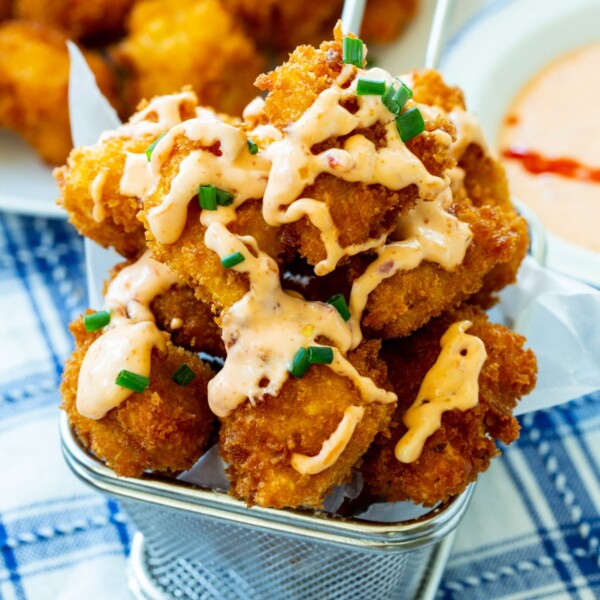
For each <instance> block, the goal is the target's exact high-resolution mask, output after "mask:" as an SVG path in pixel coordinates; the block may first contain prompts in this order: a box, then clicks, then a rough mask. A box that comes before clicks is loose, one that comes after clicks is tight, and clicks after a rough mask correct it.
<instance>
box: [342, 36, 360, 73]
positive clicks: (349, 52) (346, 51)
mask: <svg viewBox="0 0 600 600" xmlns="http://www.w3.org/2000/svg"><path fill="white" fill-rule="evenodd" d="M342 61H343V62H344V64H346V65H354V66H355V67H362V66H363V43H362V40H359V39H358V38H352V37H348V36H345V37H344V43H343V53H342Z"/></svg>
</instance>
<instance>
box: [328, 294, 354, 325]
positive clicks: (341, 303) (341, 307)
mask: <svg viewBox="0 0 600 600" xmlns="http://www.w3.org/2000/svg"><path fill="white" fill-rule="evenodd" d="M327 304H331V306H333V308H335V309H336V310H337V311H338V312H339V313H340V316H341V317H342V319H344V321H348V320H349V319H350V317H351V315H350V309H349V308H348V305H347V304H346V298H344V295H343V294H336V295H335V296H331V298H329V300H327Z"/></svg>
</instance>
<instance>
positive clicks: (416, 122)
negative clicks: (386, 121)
mask: <svg viewBox="0 0 600 600" xmlns="http://www.w3.org/2000/svg"><path fill="white" fill-rule="evenodd" d="M396 127H397V128H398V133H399V134H400V138H401V139H402V141H403V142H408V140H412V139H413V138H414V137H415V136H417V135H419V134H420V133H423V132H424V131H425V121H424V120H423V115H422V114H421V111H420V110H419V109H418V108H417V107H416V106H415V107H413V108H409V109H408V110H407V111H405V112H403V113H402V114H401V115H399V116H397V117H396Z"/></svg>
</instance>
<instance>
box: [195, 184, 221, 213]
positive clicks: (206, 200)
mask: <svg viewBox="0 0 600 600" xmlns="http://www.w3.org/2000/svg"><path fill="white" fill-rule="evenodd" d="M198 198H199V199H200V206H201V207H202V208H203V209H204V210H217V188H216V187H215V186H214V185H199V186H198Z"/></svg>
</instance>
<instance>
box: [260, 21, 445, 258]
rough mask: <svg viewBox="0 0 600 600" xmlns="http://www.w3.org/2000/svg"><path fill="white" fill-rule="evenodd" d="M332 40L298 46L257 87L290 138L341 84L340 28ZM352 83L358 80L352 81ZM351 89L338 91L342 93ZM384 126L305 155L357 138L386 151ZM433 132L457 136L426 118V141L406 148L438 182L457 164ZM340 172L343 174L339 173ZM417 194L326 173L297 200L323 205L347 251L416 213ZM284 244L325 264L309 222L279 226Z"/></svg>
mask: <svg viewBox="0 0 600 600" xmlns="http://www.w3.org/2000/svg"><path fill="white" fill-rule="evenodd" d="M334 33H335V40H334V41H331V42H323V43H322V44H321V46H320V47H319V48H318V49H317V48H313V47H311V46H300V47H299V48H297V49H296V50H295V51H294V52H293V53H292V54H291V55H290V57H289V60H288V61H287V62H286V63H284V64H283V65H281V66H280V67H278V68H277V69H275V70H274V71H272V72H270V73H268V74H264V75H261V76H260V77H259V78H258V79H257V81H256V85H257V86H258V88H259V89H262V90H268V92H269V93H268V95H267V97H266V101H265V108H264V112H265V114H266V116H267V118H268V119H269V121H270V122H271V123H272V124H273V125H275V126H276V127H278V128H280V129H281V130H282V131H289V129H290V127H291V125H292V124H293V123H295V122H297V121H298V120H299V119H300V117H302V116H303V115H305V114H306V112H307V111H308V110H309V109H310V108H311V107H312V106H313V105H314V104H315V102H316V101H317V99H318V98H319V95H320V94H321V93H322V92H324V91H325V90H327V89H328V88H331V87H332V86H333V85H335V84H336V81H339V76H340V73H341V72H342V69H343V68H344V63H343V61H342V56H343V50H342V37H343V36H342V34H341V28H340V26H337V27H336V29H335V31H334ZM367 76H369V75H368V73H367ZM355 77H356V74H355V75H354V76H353V78H352V79H354V78H355ZM351 81H352V80H349V81H347V82H345V83H344V84H342V86H343V87H344V86H346V87H347V85H348V84H349V83H350V82H351ZM341 102H342V106H343V107H344V108H345V109H346V110H348V111H349V112H350V113H352V114H356V112H357V111H358V109H359V107H358V104H357V100H356V96H354V97H350V98H349V99H348V100H343V99H342V100H341ZM409 103H410V101H409ZM409 105H410V104H409ZM387 117H388V121H389V122H391V123H392V124H393V119H394V116H393V115H392V114H391V113H388V114H387ZM315 119H317V117H315ZM386 125H387V123H382V122H379V121H378V122H376V123H375V124H374V125H373V126H371V127H369V128H366V129H358V130H356V131H351V132H350V133H349V134H347V135H344V136H340V137H335V138H330V139H328V140H325V141H324V142H322V143H317V144H314V145H313V147H312V148H311V149H310V150H311V152H312V154H313V155H317V154H319V155H321V154H322V153H324V152H326V151H328V150H331V149H340V148H343V147H344V144H345V142H346V141H347V140H348V139H350V138H353V139H356V138H355V136H357V135H359V134H360V135H362V136H364V137H365V138H366V139H367V140H368V141H369V142H371V143H372V144H373V145H374V147H375V149H376V150H379V149H381V148H384V147H386V145H387V143H388V142H387V137H386V135H387V132H388V130H387V128H386ZM438 131H441V132H445V133H447V134H448V135H450V136H452V135H453V133H454V128H453V126H452V124H451V123H450V122H449V121H448V120H447V119H445V118H441V117H436V118H434V119H428V118H426V119H425V133H423V134H422V135H419V136H417V137H414V138H413V139H411V140H410V141H408V142H407V143H406V146H407V148H408V149H409V150H410V151H411V153H412V154H414V156H416V157H417V158H418V159H419V160H420V161H421V162H422V164H423V165H424V167H425V169H426V171H427V172H428V173H429V174H430V175H431V176H434V177H438V178H443V176H444V173H445V171H446V170H447V169H448V168H451V167H452V166H453V165H454V161H453V159H452V158H451V157H450V156H449V155H448V152H447V147H445V146H444V145H443V143H441V142H440V141H439V140H438V138H437V136H436V135H435V133H436V132H438ZM429 134H431V135H429ZM330 158H331V160H333V161H334V163H333V164H334V167H332V169H333V170H335V169H336V168H338V166H337V165H335V158H334V155H331V157H330ZM330 164H331V163H330ZM341 169H343V167H341V168H340V172H341ZM419 192H420V190H419V189H418V187H417V185H415V184H411V185H407V186H406V187H404V188H402V189H399V190H392V189H388V188H386V187H385V186H383V185H381V184H379V183H373V182H367V183H363V182H361V181H347V180H344V179H343V178H342V176H341V175H340V176H336V175H334V174H331V173H328V172H324V173H321V174H318V176H317V178H316V179H315V181H314V183H312V184H311V185H308V186H307V187H306V188H305V189H304V190H302V192H301V193H300V195H299V197H300V198H311V199H314V200H317V201H321V202H323V203H324V204H325V205H326V206H327V208H328V210H329V212H330V214H331V218H332V221H333V226H334V227H335V228H336V229H337V230H338V231H339V244H340V246H341V247H342V248H347V247H351V246H354V245H356V246H360V245H362V244H365V243H367V242H368V241H369V240H374V239H377V238H380V237H381V236H384V235H386V234H389V233H391V231H392V230H393V229H394V227H395V222H396V217H397V215H398V214H401V213H405V212H407V211H408V210H410V208H412V207H413V206H414V205H415V203H416V200H417V198H418V196H419ZM284 236H285V238H284V239H285V240H286V243H287V244H289V245H291V246H292V247H294V248H296V249H297V250H298V252H299V253H300V254H301V256H303V257H304V258H306V260H307V261H308V262H309V263H310V264H312V265H316V264H317V263H318V262H320V261H322V260H323V259H324V258H325V256H326V249H325V246H324V243H323V241H322V236H321V232H319V230H318V229H317V228H316V227H315V225H314V224H313V223H312V222H311V221H309V219H308V218H307V217H303V218H302V219H300V220H298V221H296V222H293V223H291V224H289V225H286V226H284Z"/></svg>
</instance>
